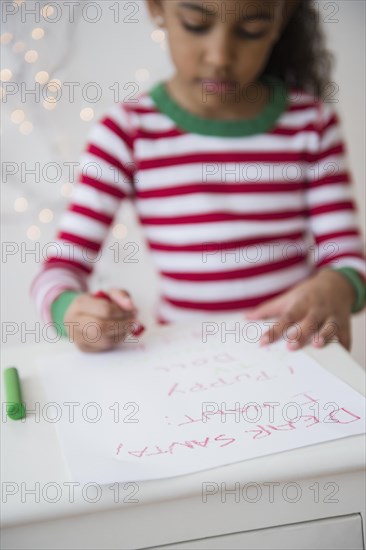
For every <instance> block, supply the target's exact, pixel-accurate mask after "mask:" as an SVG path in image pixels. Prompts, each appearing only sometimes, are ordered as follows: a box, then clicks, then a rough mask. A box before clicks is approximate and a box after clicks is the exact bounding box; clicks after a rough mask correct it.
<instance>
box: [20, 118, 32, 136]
mask: <svg viewBox="0 0 366 550" xmlns="http://www.w3.org/2000/svg"><path fill="white" fill-rule="evenodd" d="M19 132H20V133H21V134H23V135H24V136H27V135H28V134H30V133H31V132H33V124H32V123H31V122H29V120H25V121H24V122H22V123H21V125H20V127H19Z"/></svg>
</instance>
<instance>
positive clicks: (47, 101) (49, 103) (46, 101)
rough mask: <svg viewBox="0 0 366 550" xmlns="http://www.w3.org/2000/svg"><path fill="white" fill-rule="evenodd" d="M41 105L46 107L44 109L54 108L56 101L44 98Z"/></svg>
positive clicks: (50, 109)
mask: <svg viewBox="0 0 366 550" xmlns="http://www.w3.org/2000/svg"><path fill="white" fill-rule="evenodd" d="M42 105H43V107H44V108H45V109H46V111H52V110H53V109H55V107H56V105H57V103H56V101H52V100H51V98H50V99H44V100H43V101H42Z"/></svg>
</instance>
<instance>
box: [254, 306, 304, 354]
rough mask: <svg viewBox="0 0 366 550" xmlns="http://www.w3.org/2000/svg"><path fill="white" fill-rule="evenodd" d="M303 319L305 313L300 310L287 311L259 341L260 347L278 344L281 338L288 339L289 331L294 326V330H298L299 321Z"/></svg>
mask: <svg viewBox="0 0 366 550" xmlns="http://www.w3.org/2000/svg"><path fill="white" fill-rule="evenodd" d="M302 318H303V312H302V311H301V310H300V309H299V308H298V309H291V310H289V311H287V312H286V313H285V314H284V315H282V317H280V318H279V320H278V321H277V322H276V323H275V324H274V325H273V326H272V327H270V329H269V330H268V331H266V332H265V333H264V334H263V336H262V337H261V338H260V340H259V345H260V346H263V345H267V344H272V343H273V342H276V340H278V339H279V338H281V337H282V336H284V337H285V338H287V330H289V328H290V327H292V326H293V328H294V329H297V330H299V329H298V321H301V319H302Z"/></svg>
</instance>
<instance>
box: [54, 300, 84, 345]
mask: <svg viewBox="0 0 366 550" xmlns="http://www.w3.org/2000/svg"><path fill="white" fill-rule="evenodd" d="M79 294H82V292H79V291H76V290H65V291H64V292H62V293H61V294H60V296H58V297H57V298H56V300H55V301H54V302H52V304H51V316H52V320H53V322H54V323H55V325H56V327H55V328H56V331H57V335H59V334H61V336H62V337H63V338H68V336H69V335H68V333H67V332H66V329H65V325H64V317H65V313H66V310H67V309H68V307H69V305H70V304H71V302H73V301H74V300H75V298H76V296H78V295H79Z"/></svg>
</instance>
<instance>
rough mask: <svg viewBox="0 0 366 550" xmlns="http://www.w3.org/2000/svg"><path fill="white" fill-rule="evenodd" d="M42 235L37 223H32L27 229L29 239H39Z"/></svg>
mask: <svg viewBox="0 0 366 550" xmlns="http://www.w3.org/2000/svg"><path fill="white" fill-rule="evenodd" d="M40 235H41V230H40V229H39V227H37V226H36V225H31V226H30V227H28V229H27V237H28V239H31V240H32V241H36V240H37V239H39V237H40Z"/></svg>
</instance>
